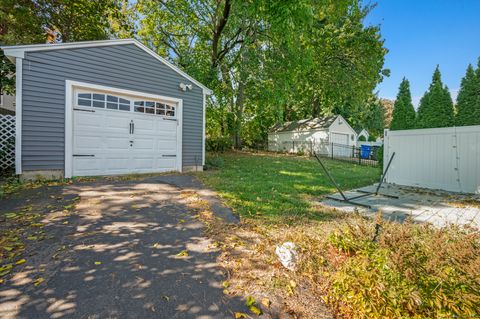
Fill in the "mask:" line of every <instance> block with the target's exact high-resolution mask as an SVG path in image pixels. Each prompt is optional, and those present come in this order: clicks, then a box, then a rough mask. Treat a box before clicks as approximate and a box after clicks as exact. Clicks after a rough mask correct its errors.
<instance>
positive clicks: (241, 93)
mask: <svg viewBox="0 0 480 319" xmlns="http://www.w3.org/2000/svg"><path fill="white" fill-rule="evenodd" d="M240 72H242V71H240ZM242 73H243V72H242ZM244 104H245V83H244V79H243V78H242V77H241V79H240V83H238V93H237V103H236V112H235V115H236V117H235V132H234V137H235V148H236V149H241V148H242V120H243V107H244Z"/></svg>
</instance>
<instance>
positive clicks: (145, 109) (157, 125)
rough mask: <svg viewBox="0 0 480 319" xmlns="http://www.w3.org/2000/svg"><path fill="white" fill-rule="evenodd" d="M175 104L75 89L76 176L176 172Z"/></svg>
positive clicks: (74, 170)
mask: <svg viewBox="0 0 480 319" xmlns="http://www.w3.org/2000/svg"><path fill="white" fill-rule="evenodd" d="M177 112H178V110H177V105H176V104H174V103H169V102H165V101H160V100H154V99H148V98H142V97H128V96H122V95H118V94H114V93H102V92H92V91H88V90H77V91H76V92H75V94H74V108H73V148H72V154H73V160H72V171H73V176H93V175H113V174H128V173H149V172H165V171H174V170H177V169H178V164H179V163H177V161H180V159H179V158H177V155H178V147H177V146H178V145H177V125H178V121H177Z"/></svg>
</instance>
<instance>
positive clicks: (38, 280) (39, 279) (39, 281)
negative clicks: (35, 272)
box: [33, 277, 45, 286]
mask: <svg viewBox="0 0 480 319" xmlns="http://www.w3.org/2000/svg"><path fill="white" fill-rule="evenodd" d="M44 281H45V279H43V278H42V277H40V278H37V279H35V281H34V282H33V284H34V285H35V286H38V285H40V284H41V283H42V282H44Z"/></svg>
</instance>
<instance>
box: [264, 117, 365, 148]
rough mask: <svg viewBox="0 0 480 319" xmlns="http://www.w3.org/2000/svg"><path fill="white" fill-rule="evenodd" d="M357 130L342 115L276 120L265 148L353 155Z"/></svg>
mask: <svg viewBox="0 0 480 319" xmlns="http://www.w3.org/2000/svg"><path fill="white" fill-rule="evenodd" d="M356 143H357V133H356V132H355V130H354V129H353V128H352V127H351V126H350V124H348V122H347V121H346V120H345V119H344V118H343V117H342V116H341V115H332V116H327V117H321V118H313V119H303V120H299V121H292V122H286V123H283V124H277V125H275V126H274V127H272V128H271V130H270V132H269V133H268V150H269V151H273V152H289V153H298V152H305V153H312V152H317V153H323V154H332V150H333V154H334V155H335V156H347V157H349V156H352V153H353V147H354V146H355V145H356Z"/></svg>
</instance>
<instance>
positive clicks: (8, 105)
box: [0, 94, 15, 115]
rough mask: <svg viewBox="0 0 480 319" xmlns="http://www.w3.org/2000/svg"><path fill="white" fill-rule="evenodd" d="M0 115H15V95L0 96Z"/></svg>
mask: <svg viewBox="0 0 480 319" xmlns="http://www.w3.org/2000/svg"><path fill="white" fill-rule="evenodd" d="M0 114H8V115H14V114H15V95H6V94H1V95H0Z"/></svg>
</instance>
